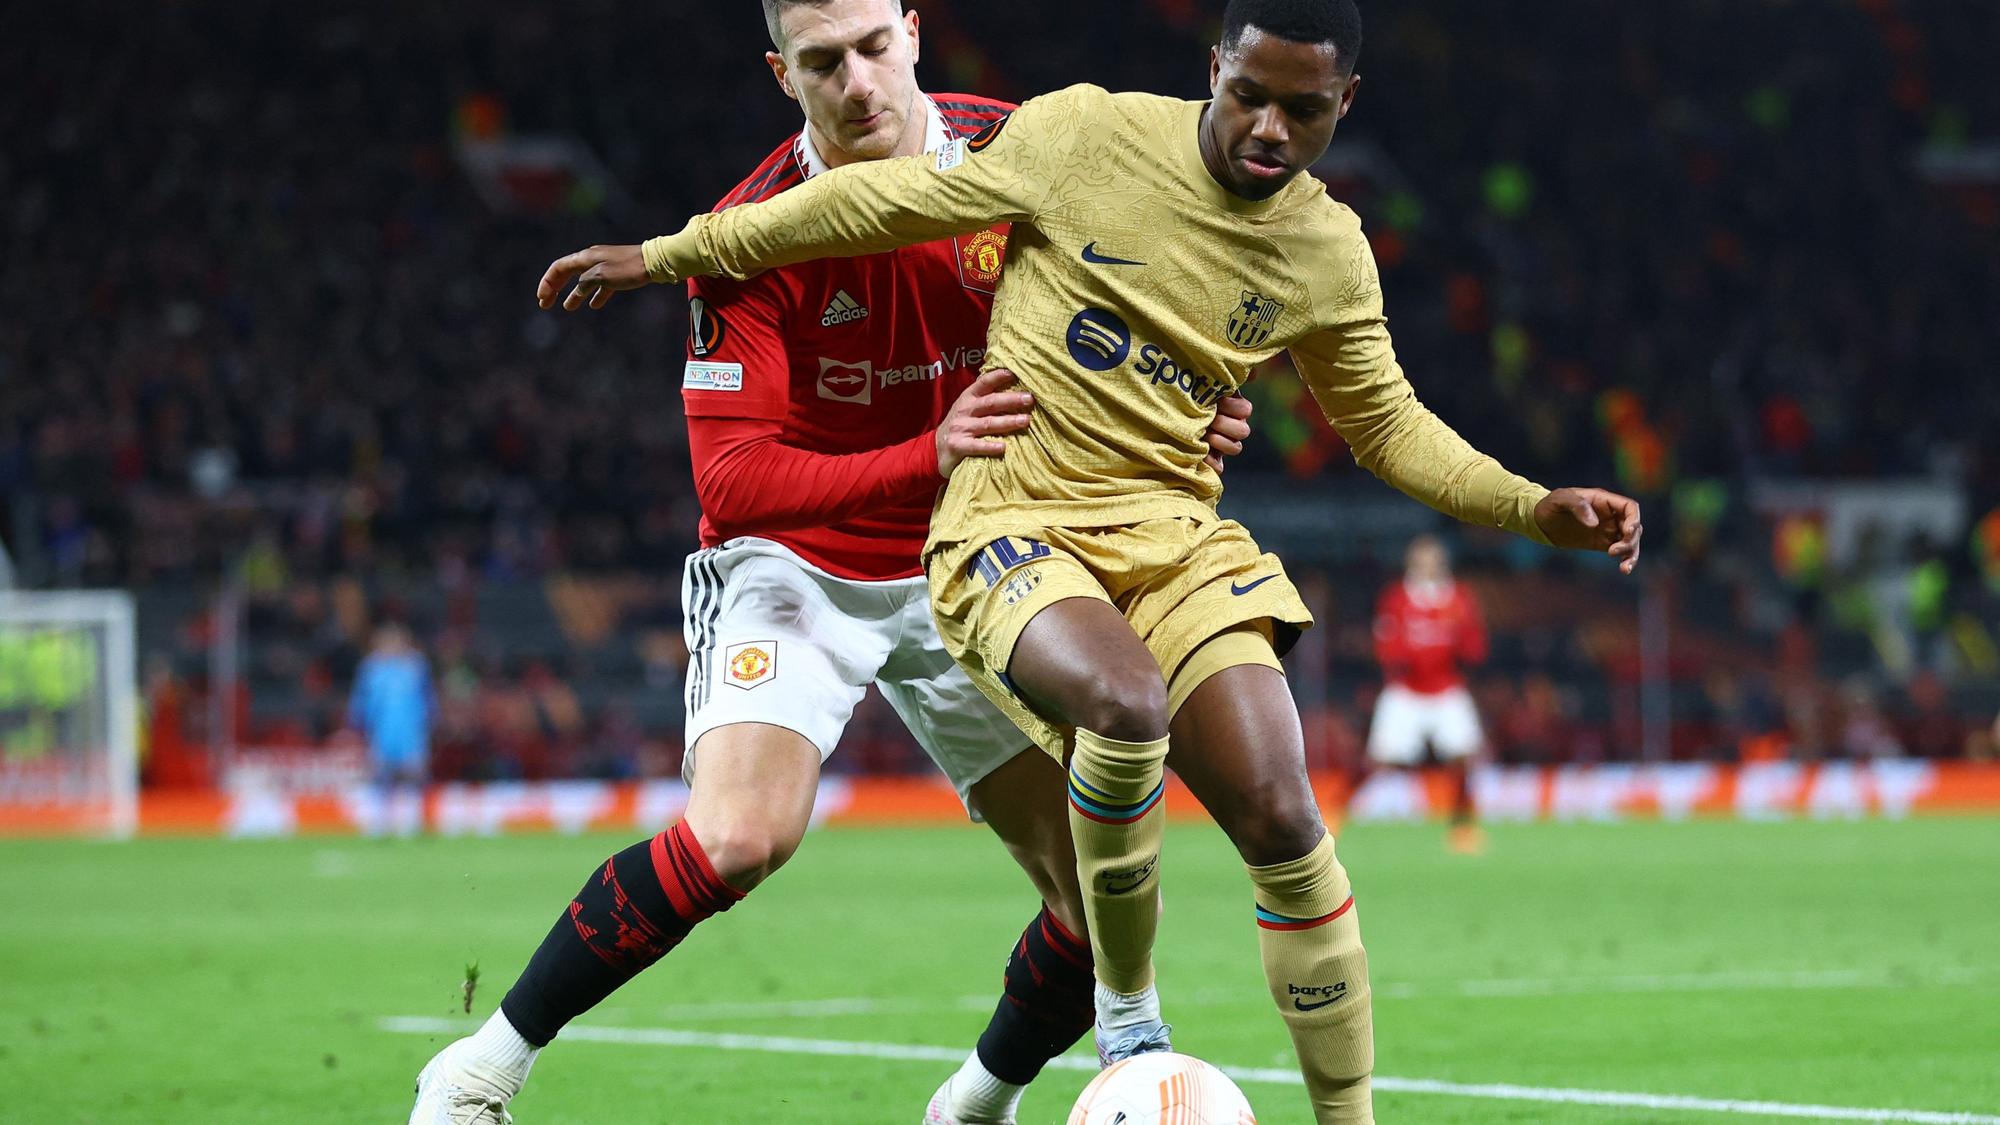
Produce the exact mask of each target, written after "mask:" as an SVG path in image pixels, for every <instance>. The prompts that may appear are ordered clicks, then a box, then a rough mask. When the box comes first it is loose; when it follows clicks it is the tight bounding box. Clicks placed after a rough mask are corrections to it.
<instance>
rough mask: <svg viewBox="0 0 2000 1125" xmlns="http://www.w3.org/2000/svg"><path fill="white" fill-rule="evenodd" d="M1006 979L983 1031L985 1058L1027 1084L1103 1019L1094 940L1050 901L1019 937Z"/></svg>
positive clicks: (1005, 1076)
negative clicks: (1060, 917) (1075, 930)
mask: <svg viewBox="0 0 2000 1125" xmlns="http://www.w3.org/2000/svg"><path fill="white" fill-rule="evenodd" d="M1002 979H1003V990H1002V992H1001V994H1000V1003H999V1004H998V1005H996V1006H995V1007H994V1009H993V1019H992V1020H991V1021H990V1022H988V1023H987V1025H986V1031H985V1032H984V1033H983V1034H981V1035H980V1036H979V1061H980V1062H981V1063H982V1064H984V1065H985V1067H986V1069H987V1070H988V1071H991V1072H992V1074H993V1076H994V1077H995V1078H998V1079H1000V1080H1001V1081H1003V1082H1012V1083H1013V1084H1015V1085H1016V1086H1025V1085H1027V1084H1028V1083H1030V1082H1032V1081H1034V1080H1035V1075H1037V1074H1040V1073H1041V1072H1042V1067H1043V1066H1044V1065H1045V1064H1046V1063H1047V1062H1048V1061H1049V1060H1050V1059H1052V1058H1055V1057H1056V1056H1057V1055H1060V1054H1062V1053H1063V1052H1064V1051H1067V1050H1069V1049H1070V1048H1071V1047H1073V1046H1075V1045H1076V1041H1077V1040H1079V1039H1081V1038H1083V1036H1084V1033H1085V1032H1087V1031H1089V1030H1090V1029H1091V1026H1092V1025H1093V1024H1094V1023H1096V1021H1097V1010H1096V1006H1095V1004H1094V1001H1093V999H1092V991H1093V989H1094V988H1095V986H1096V983H1097V982H1096V978H1095V977H1094V976H1092V974H1091V971H1090V942H1088V941H1086V940H1084V939H1082V938H1080V937H1077V936H1076V935H1075V934H1072V933H1070V932H1069V930H1068V929H1066V928H1065V927H1064V926H1063V924H1062V923H1061V922H1058V921H1056V918H1055V915H1053V914H1050V913H1049V911H1048V908H1047V907H1046V906H1045V907H1043V908H1042V912H1041V913H1040V914H1038V915H1036V916H1035V920H1034V921H1032V922H1030V923H1028V928H1027V930H1026V931H1025V932H1023V933H1022V934H1021V940H1020V941H1018V942H1015V943H1014V953H1013V956H1011V957H1009V958H1008V959H1007V973H1006V976H1005V977H1004V978H1002Z"/></svg>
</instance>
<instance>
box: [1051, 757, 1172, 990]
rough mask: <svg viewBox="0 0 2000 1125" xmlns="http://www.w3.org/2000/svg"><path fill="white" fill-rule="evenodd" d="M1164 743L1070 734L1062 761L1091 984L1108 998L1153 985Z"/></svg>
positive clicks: (1163, 811)
mask: <svg viewBox="0 0 2000 1125" xmlns="http://www.w3.org/2000/svg"><path fill="white" fill-rule="evenodd" d="M1166 762H1167V740H1166V739H1164V738H1160V739H1155V740H1154V741H1152V742H1120V741H1119V740H1118V739H1115V738H1105V737H1104V736H1103V735H1100V734H1096V733H1093V732H1091V731H1087V730H1082V729H1078V730H1077V732H1076V750H1075V751H1074V752H1073V753H1072V754H1071V755H1070V760H1069V830H1070V835H1071V836H1072V837H1073V838H1074V839H1075V841H1076V873H1077V879H1078V881H1079V882H1080V883H1081V884H1082V886H1083V904H1084V911H1085V913H1086V915H1087V916H1088V917H1089V921H1090V951H1091V955H1092V956H1093V957H1094V958H1095V959H1096V962H1097V966H1096V968H1097V979H1098V981H1099V982H1101V983H1102V984H1103V985H1104V986H1105V987H1107V988H1109V989H1111V990H1112V991H1114V992H1121V993H1126V994H1128V995H1129V994H1131V993H1134V992H1140V991H1143V990H1144V989H1146V988H1147V987H1149V986H1151V985H1152V983H1153V935H1154V932H1155V931H1157V930H1158V929H1159V925H1160V895H1159V888H1160V874H1159V864H1160V836H1161V834H1162V831H1163V829H1164V827H1165V825H1166V819H1167V818H1166V807H1165V805H1164V803H1163V801H1164V799H1165V796H1166V783H1165V778H1166Z"/></svg>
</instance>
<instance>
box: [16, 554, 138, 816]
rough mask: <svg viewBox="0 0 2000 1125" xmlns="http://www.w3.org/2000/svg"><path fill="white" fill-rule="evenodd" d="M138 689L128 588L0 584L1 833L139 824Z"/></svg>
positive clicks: (136, 652) (134, 629)
mask: <svg viewBox="0 0 2000 1125" xmlns="http://www.w3.org/2000/svg"><path fill="white" fill-rule="evenodd" d="M138 695H139V668H138V643H137V636H136V615H135V613H134V610H133V602H132V595H131V594H129V593H127V592H125V591H123V590H86V591H15V592H11V593H10V592H6V591H0V834H11V835H19V834H43V833H48V834H54V833H89V834H95V835H100V836H109V837H114V838H125V837H129V836H131V835H132V834H133V833H135V832H137V831H138V828H139V701H138Z"/></svg>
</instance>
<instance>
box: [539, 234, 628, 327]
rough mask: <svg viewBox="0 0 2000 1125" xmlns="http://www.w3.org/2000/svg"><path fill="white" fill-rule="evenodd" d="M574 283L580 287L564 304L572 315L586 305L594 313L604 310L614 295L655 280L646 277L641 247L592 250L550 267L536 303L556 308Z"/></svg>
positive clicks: (559, 260)
mask: <svg viewBox="0 0 2000 1125" xmlns="http://www.w3.org/2000/svg"><path fill="white" fill-rule="evenodd" d="M572 280H574V281H575V282H576V287H575V288H573V289H571V290H570V291H569V296H567V297H564V298H563V303H562V307H563V308H564V309H566V310H568V311H570V312H575V311H576V310H578V309H580V308H582V307H583V306H584V305H585V304H586V303H588V304H589V305H590V307H591V308H593V309H601V308H603V307H604V303H605V302H606V301H609V300H610V299H611V295H612V294H613V293H619V292H623V291H624V290H627V289H637V288H639V287H640V286H642V285H650V284H652V279H651V278H649V277H647V276H646V261H645V256H644V254H642V253H641V252H640V249H639V247H637V246H592V247H590V248H588V249H585V250H578V251H577V252H576V253H574V254H565V255H563V256H562V257H560V258H557V259H556V260H555V261H553V262H550V263H549V268H548V269H546V270H543V271H542V281H541V284H539V285H537V286H535V301H536V303H537V304H539V305H541V306H542V307H543V308H545V309H547V308H554V307H555V303H556V298H557V297H558V296H560V295H561V293H562V290H563V286H565V285H568V284H569V283H570V282H571V281H572Z"/></svg>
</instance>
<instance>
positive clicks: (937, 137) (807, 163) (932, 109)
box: [792, 94, 953, 179]
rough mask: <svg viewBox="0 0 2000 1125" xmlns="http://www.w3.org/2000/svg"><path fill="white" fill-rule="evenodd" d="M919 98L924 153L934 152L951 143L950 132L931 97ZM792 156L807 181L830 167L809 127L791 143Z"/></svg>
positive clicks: (925, 95) (923, 96)
mask: <svg viewBox="0 0 2000 1125" xmlns="http://www.w3.org/2000/svg"><path fill="white" fill-rule="evenodd" d="M921 96H922V98H923V99H924V151H925V152H936V151H937V150H939V149H941V148H943V147H944V146H946V145H948V144H950V143H951V142H952V140H953V138H952V135H951V130H950V129H948V128H946V127H945V123H944V114H942V113H940V112H938V107H937V103H936V102H934V101H932V100H931V96H930V95H929V94H923V95H921ZM792 156H793V157H794V158H795V159H797V160H798V162H799V168H800V170H802V171H803V172H805V175H806V178H807V179H811V178H813V177H814V176H817V175H819V174H820V173H821V172H824V171H826V170H827V169H828V168H829V167H831V165H829V164H827V162H826V160H825V159H824V158H822V157H821V156H820V154H819V148H818V146H816V145H814V144H813V140H812V129H811V127H807V128H804V129H800V130H799V136H798V139H797V140H795V141H793V142H792Z"/></svg>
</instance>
